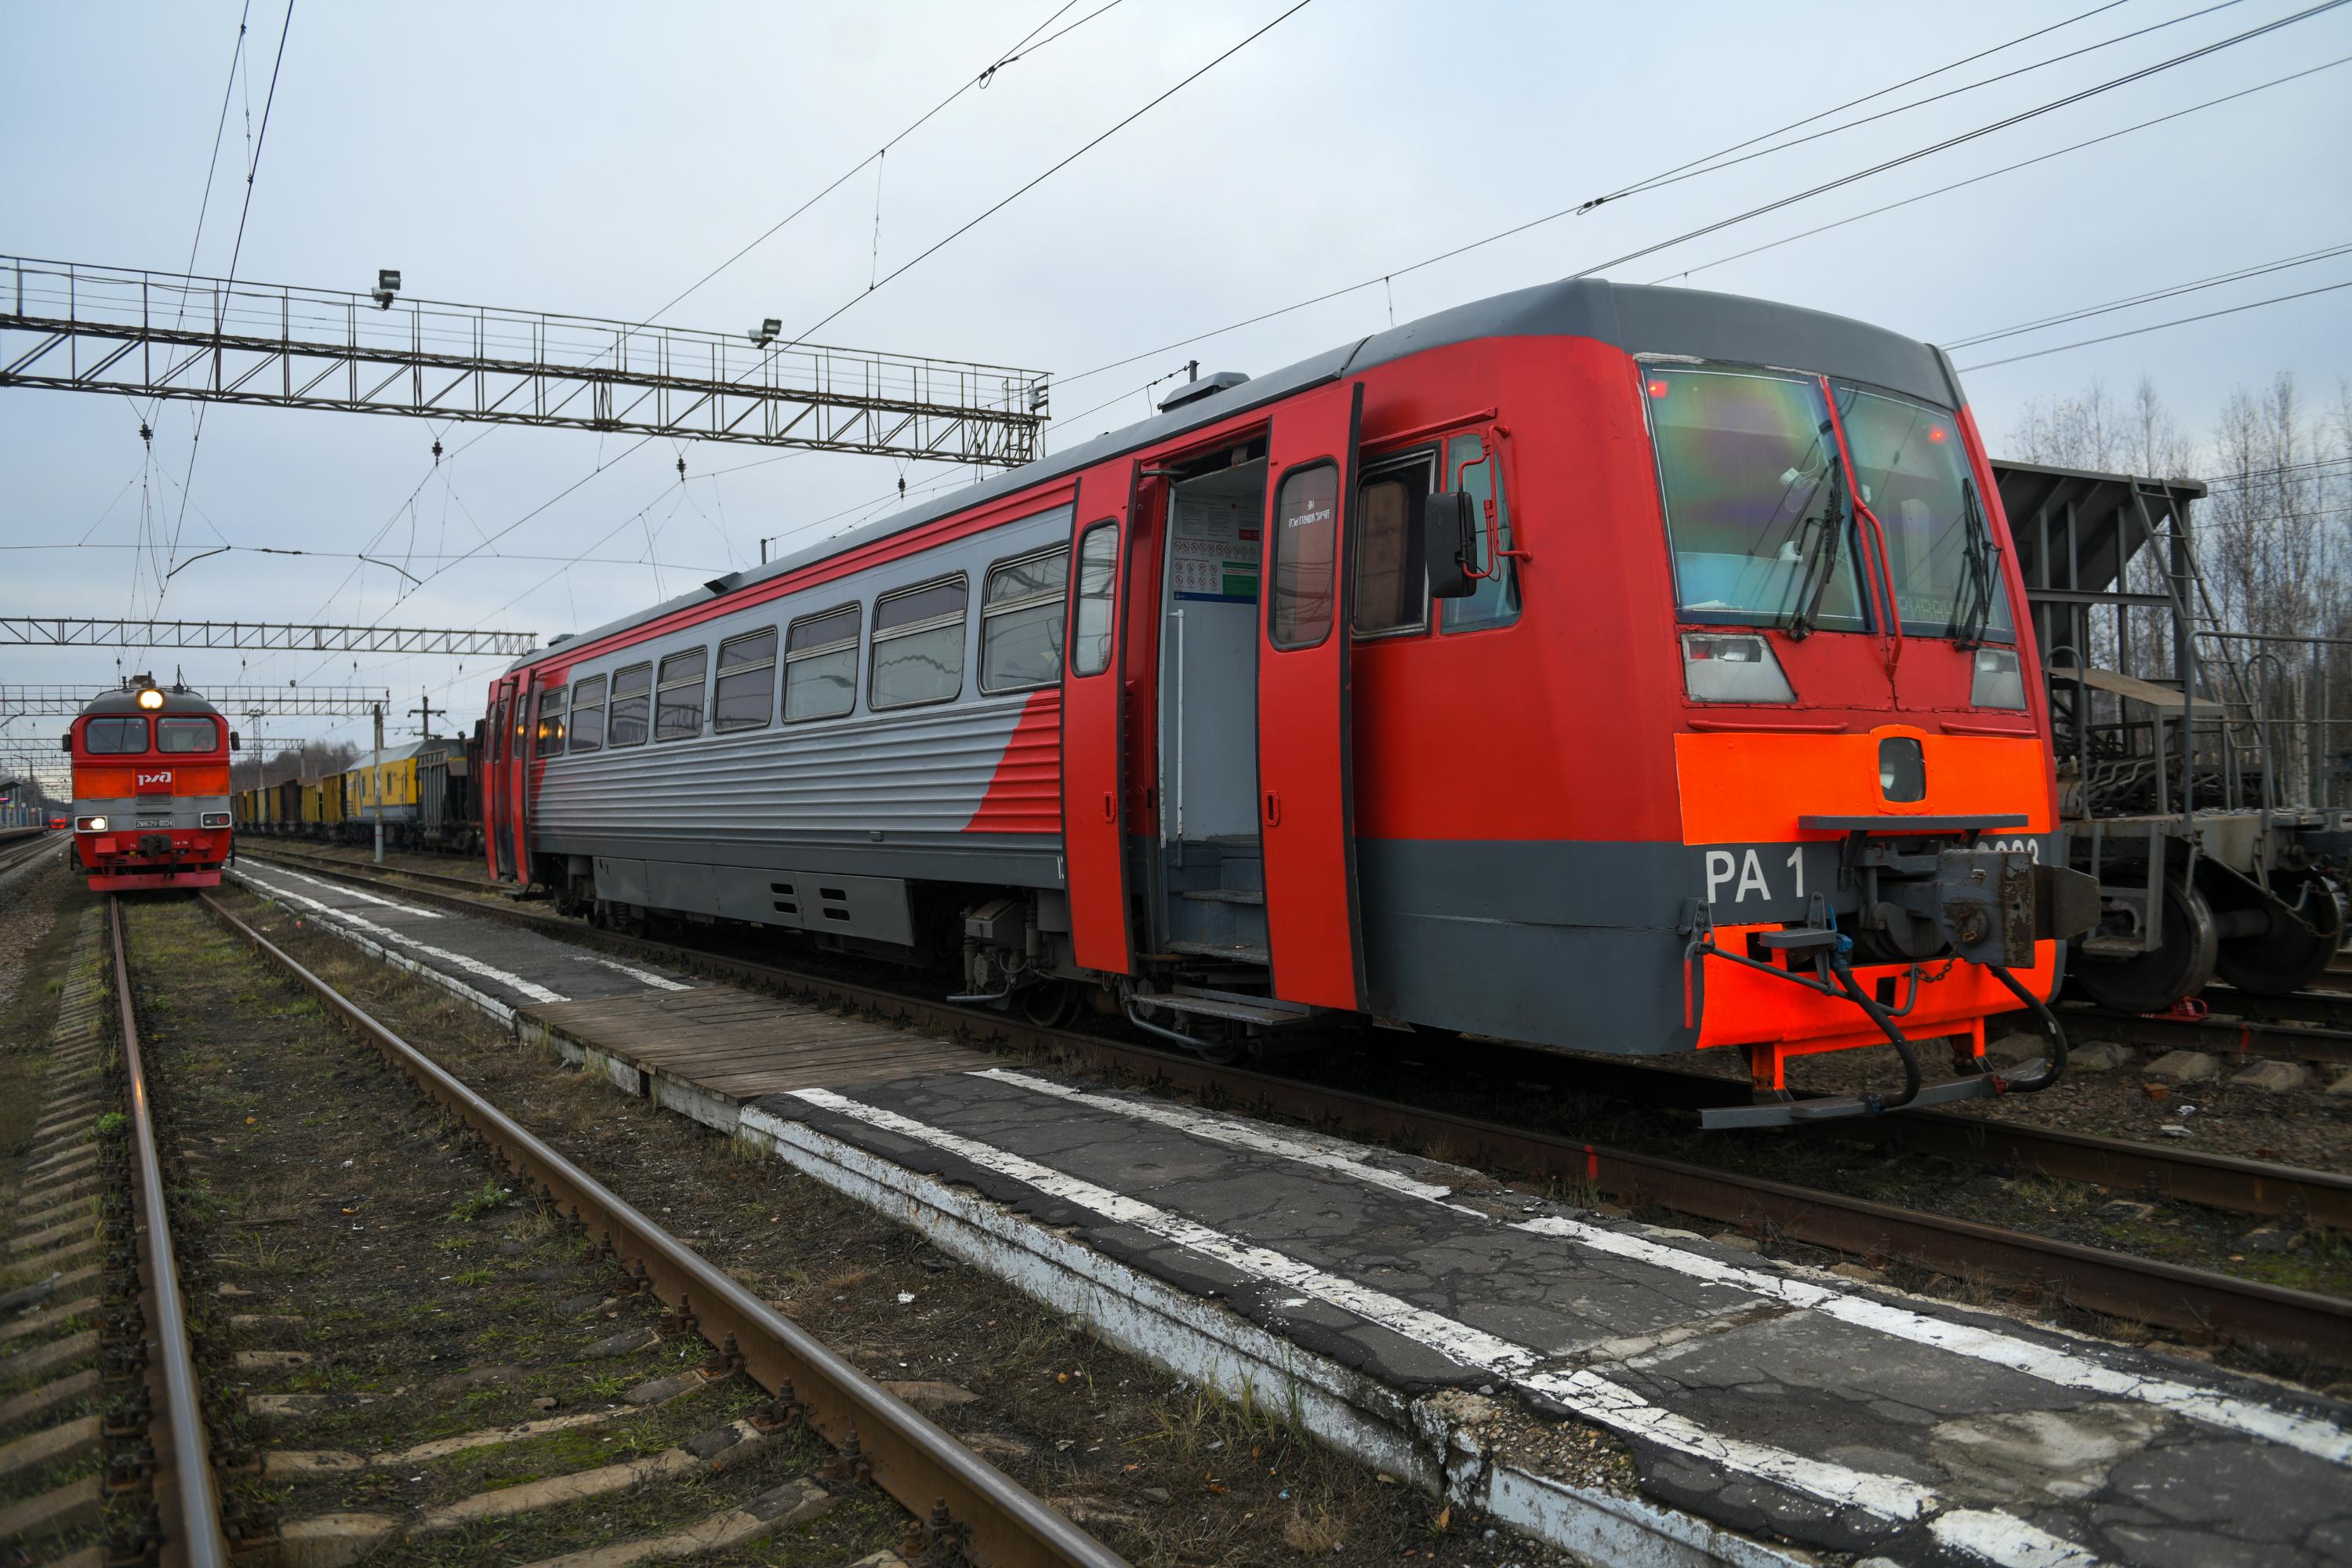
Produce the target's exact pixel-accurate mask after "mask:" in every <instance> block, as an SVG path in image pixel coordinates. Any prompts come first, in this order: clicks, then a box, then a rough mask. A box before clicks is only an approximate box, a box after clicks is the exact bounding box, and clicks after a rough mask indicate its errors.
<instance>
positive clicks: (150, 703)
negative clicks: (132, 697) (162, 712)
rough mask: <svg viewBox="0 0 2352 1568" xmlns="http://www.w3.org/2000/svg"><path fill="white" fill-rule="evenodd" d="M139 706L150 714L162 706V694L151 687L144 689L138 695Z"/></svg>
mask: <svg viewBox="0 0 2352 1568" xmlns="http://www.w3.org/2000/svg"><path fill="white" fill-rule="evenodd" d="M139 706H140V707H142V708H144V709H146V710H148V711H149V712H151V713H152V712H153V711H154V710H156V709H158V708H161V707H162V706H163V693H162V692H161V691H158V690H157V689H155V688H153V687H152V686H150V687H147V688H144V689H142V690H141V692H140V693H139Z"/></svg>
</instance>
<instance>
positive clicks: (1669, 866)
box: [1356, 838, 1690, 1055]
mask: <svg viewBox="0 0 2352 1568" xmlns="http://www.w3.org/2000/svg"><path fill="white" fill-rule="evenodd" d="M1689 853H1690V852H1689V851H1688V850H1686V849H1685V847H1683V846H1681V845H1679V844H1581V843H1559V842H1540V843H1442V842H1430V841H1412V840H1399V839H1373V838H1366V839H1359V840H1358V841H1357V844H1356V858H1357V869H1358V877H1359V884H1358V885H1359V889H1360V901H1361V907H1362V911H1363V928H1364V967H1365V971H1366V977H1367V980H1368V982H1369V984H1370V1002H1371V1010H1372V1011H1373V1012H1375V1013H1379V1014H1381V1015H1384V1016H1390V1017H1398V1018H1408V1019H1411V1020H1412V1021H1413V1022H1415V1023H1421V1024H1433V1025H1436V1026H1440V1027H1444V1028H1450V1029H1464V1030H1468V1031H1471V1032H1474V1033H1477V1034H1487V1035H1496V1036H1500V1037H1503V1038H1506V1039H1514V1040H1526V1041H1530V1042H1533V1043H1536V1044H1539V1045H1553V1046H1567V1047H1574V1048H1576V1049H1580V1050H1591V1051H1612V1052H1622V1053H1625V1054H1628V1055H1650V1054H1655V1053H1658V1052H1664V1051H1670V1050H1674V1049H1676V1048H1678V1042H1677V1041H1676V1040H1675V1031H1676V1030H1677V1028H1678V1027H1679V1026H1680V1025H1681V1020H1682V1004H1683V984H1682V967H1681V965H1682V949H1683V940H1684V939H1682V938H1680V937H1678V936H1677V935H1675V922H1676V920H1677V917H1678V913H1679V908H1680V901H1681V900H1680V898H1679V897H1678V887H1677V884H1678V881H1679V879H1680V873H1681V870H1682V868H1683V866H1684V865H1685V857H1686V856H1687V855H1688V854H1689Z"/></svg>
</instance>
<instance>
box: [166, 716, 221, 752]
mask: <svg viewBox="0 0 2352 1568" xmlns="http://www.w3.org/2000/svg"><path fill="white" fill-rule="evenodd" d="M219 746H220V724H219V723H218V721H215V720H211V719H158V720H156V721H155V749H156V750H157V751H159V752H210V751H215V750H216V749H218V747H219Z"/></svg>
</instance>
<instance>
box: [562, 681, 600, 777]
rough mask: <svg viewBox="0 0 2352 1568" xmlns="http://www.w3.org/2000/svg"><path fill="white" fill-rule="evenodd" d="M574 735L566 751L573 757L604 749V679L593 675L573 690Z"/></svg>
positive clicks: (566, 743)
mask: <svg viewBox="0 0 2352 1568" xmlns="http://www.w3.org/2000/svg"><path fill="white" fill-rule="evenodd" d="M571 731H572V733H571V734H570V735H569V736H568V737H566V742H565V749H566V750H568V751H569V752H571V753H572V755H573V756H575V757H576V756H578V755H579V754H580V753H581V752H601V751H603V750H604V677H603V676H601V675H592V676H590V677H589V678H588V679H585V680H583V681H582V682H580V683H579V684H578V685H576V686H574V687H573V688H572V715H571Z"/></svg>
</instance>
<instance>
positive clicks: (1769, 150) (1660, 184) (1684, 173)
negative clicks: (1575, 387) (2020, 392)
mask: <svg viewBox="0 0 2352 1568" xmlns="http://www.w3.org/2000/svg"><path fill="white" fill-rule="evenodd" d="M2242 3H2243V0H2220V3H2219V4H2217V5H2207V6H2204V7H2202V8H2200V9H2199V10H2195V11H2188V12H2183V13H2182V14H2181V15H2179V16H2170V17H2167V18H2166V19H2165V20H2163V21H2161V22H2153V23H2150V24H2149V25H2148V26H2145V27H2137V28H2134V29H2133V30H2132V31H2130V32H2128V33H2118V34H2116V36H2115V37H2111V38H2102V39H2100V40H2099V41H2098V42H2097V43H2095V44H2085V45H2084V46H2083V47H2081V48H2078V49H2069V50H2068V51H2067V52H2066V53H2064V54H2063V55H2051V56H2049V57H2047V58H2042V59H2038V60H2034V61H2032V62H2031V63H2030V64H2027V65H2021V66H2019V67H2017V68H2014V69H2011V70H2005V71H2002V72H2001V73H2000V74H1999V75H1998V76H1989V77H1981V78H1979V79H1977V80H1975V81H1972V82H1968V83H1965V84H1963V85H1961V86H1959V87H1955V88H1948V89H1945V90H1944V91H1942V92H1937V93H1930V94H1929V95H1928V96H1927V97H1926V98H1917V99H1913V100H1911V101H1910V102H1908V103H1898V104H1896V105H1895V107H1894V108H1892V109H1882V110H1879V111H1878V112H1877V113H1875V114H1865V115H1864V116H1863V117H1862V118H1861V119H1859V120H1849V121H1845V122H1844V123H1843V124H1841V125H1832V126H1830V127H1828V128H1827V129H1825V130H1822V131H1816V132H1812V133H1811V134H1810V135H1805V136H1800V137H1797V138H1796V139H1794V140H1793V141H1789V142H1774V143H1773V144H1772V145H1771V146H1769V147H1759V148H1757V149H1756V150H1755V151H1754V152H1752V153H1741V154H1740V155H1739V156H1738V157H1723V158H1721V160H1720V161H1719V162H1717V161H1713V160H1706V159H1703V160H1701V161H1700V163H1699V164H1696V165H1685V167H1684V168H1682V169H1678V170H1675V171H1673V172H1671V173H1670V174H1660V175H1656V176H1654V177H1653V178H1651V179H1649V180H1646V181H1644V182H1643V183H1642V184H1638V185H1634V186H1632V187H1630V188H1628V189H1627V190H1624V191H1621V192H1618V193H1617V194H1616V195H1609V196H1596V197H1594V198H1593V199H1592V200H1591V201H1589V202H1586V203H1584V204H1583V205H1580V206H1579V207H1578V208H1577V209H1576V210H1577V212H1578V214H1579V215H1582V214H1584V213H1588V212H1591V210H1592V209H1593V208H1595V207H1597V206H1600V205H1601V204H1602V203H1604V202H1612V201H1621V200H1622V199H1623V198H1624V197H1626V196H1628V195H1641V194H1643V193H1646V192H1650V191H1656V190H1664V188H1665V187H1666V186H1668V185H1678V184H1682V183H1683V182H1684V181H1685V180H1696V179H1697V178H1699V177H1700V176H1701V175H1703V174H1720V173H1721V172H1722V171H1724V170H1726V169H1732V168H1737V167H1738V166H1739V165H1740V164H1742V163H1750V162H1752V161H1754V160H1755V159H1758V158H1769V157H1770V156H1771V155H1772V154H1773V153H1785V152H1787V151H1789V150H1790V148H1792V147H1802V146H1804V145H1806V144H1807V143H1809V142H1818V141H1820V140H1821V139H1822V137H1824V136H1836V135H1839V134H1841V133H1843V132H1848V131H1852V130H1854V129H1856V128H1857V127H1860V126H1864V125H1873V124H1875V123H1877V122H1878V121H1882V120H1886V119H1890V118H1892V117H1893V116H1895V115H1897V114H1907V113H1909V112H1910V111H1911V110H1915V109H1924V108H1926V107H1927V105H1929V104H1931V103H1941V102H1943V101H1944V100H1946V99H1948V98H1957V97H1958V96H1959V95H1960V94H1962V93H1964V92H1974V91H1976V90H1977V89H1979V88H1981V87H1991V86H1993V85H1995V84H1996V83H2000V82H2004V81H2009V80H2011V79H2014V78H2017V77H2021V76H2024V75H2026V74H2028V73H2029V72H2032V71H2037V70H2040V69H2042V68H2043V67H2044V66H2054V65H2060V64H2063V62H2065V61H2067V60H2072V59H2079V58H2082V57H2083V56H2084V55H2088V54H2094V53H2096V52H2097V51H2098V50H2100V49H2105V48H2111V47H2114V46H2116V45H2117V44H2123V43H2128V42H2130V41H2131V40H2132V39H2134V38H2143V37H2147V35H2148V34H2150V33H2156V32H2161V31H2162V30H2164V29H2165V28H2167V27H2177V26H2179V25H2180V24H2181V23H2183V22H2193V21H2195V20H2196V19H2197V18H2198V17H2200V16H2211V15H2212V14H2213V13H2214V12H2216V11H2226V10H2228V9H2230V7H2231V6H2232V5H2241V4H2242ZM1913 80H1914V81H1916V80H1918V78H1916V77H1915V78H1913ZM1885 90H1886V91H1891V90H1894V89H1885ZM1872 96H1873V97H1883V96H1885V92H1884V91H1882V92H1880V93H1875V94H1873V95H1872ZM1857 101H1859V100H1857ZM1832 112H1836V111H1835V110H1832ZM1820 118H1822V116H1819V115H1816V116H1814V117H1813V119H1820ZM1801 123H1803V124H1810V123H1811V121H1801ZM1790 129H1794V127H1790ZM1771 134H1772V135H1779V134H1780V132H1771ZM1759 140H1760V139H1759ZM1718 156H1719V155H1718Z"/></svg>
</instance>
